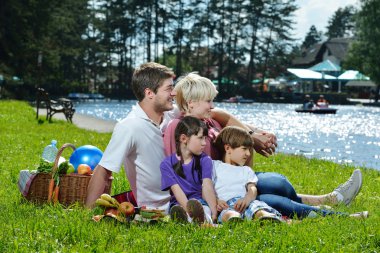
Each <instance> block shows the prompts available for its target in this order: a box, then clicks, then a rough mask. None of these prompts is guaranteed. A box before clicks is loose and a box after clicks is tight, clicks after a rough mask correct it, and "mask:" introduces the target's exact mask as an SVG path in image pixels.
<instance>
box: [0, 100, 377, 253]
mask: <svg viewBox="0 0 380 253" xmlns="http://www.w3.org/2000/svg"><path fill="white" fill-rule="evenodd" d="M0 133H1V135H0V143H1V145H0V211H1V214H2V215H1V216H0V224H1V227H2V228H1V231H0V238H1V239H0V252H58V251H59V252H379V251H380V211H379V207H380V172H379V171H375V170H369V169H365V168H362V172H363V176H364V180H363V181H364V183H363V187H362V190H361V192H360V193H359V195H358V196H357V198H356V200H355V201H354V202H353V204H352V205H351V206H350V207H345V206H338V207H336V208H335V209H336V210H339V211H344V212H350V213H353V212H357V211H362V210H368V211H369V212H370V217H369V218H368V219H365V220H362V219H350V218H339V217H328V218H317V219H304V220H303V221H301V222H299V223H296V224H292V225H286V224H280V225H274V224H265V225H264V226H260V225H259V224H258V223H255V222H243V223H240V224H237V225H234V226H223V227H219V228H198V227H196V226H193V225H179V224H174V223H171V222H169V223H161V224H156V225H147V224H140V225H136V224H133V225H125V224H120V223H115V222H114V221H111V220H104V221H101V222H100V223H95V222H93V221H92V220H91V217H92V215H93V214H95V213H97V212H98V211H99V210H97V209H95V210H94V211H92V210H87V209H85V208H82V207H80V206H75V207H73V208H71V209H70V210H68V209H64V208H62V207H59V206H51V205H44V206H36V205H33V204H30V203H28V202H25V201H24V200H23V198H22V197H21V194H20V192H19V190H18V187H17V180H18V175H19V171H20V170H22V169H28V168H29V169H34V167H35V166H36V165H38V163H39V159H40V156H41V153H42V150H43V148H44V147H45V146H46V145H47V144H49V143H50V140H52V139H56V140H57V141H58V146H61V145H62V144H64V143H72V144H74V145H75V146H76V147H79V146H82V145H86V144H91V145H94V146H97V147H99V148H100V149H102V150H104V149H105V147H106V146H107V144H108V141H109V139H110V137H111V134H101V133H96V132H93V131H86V130H82V129H79V128H77V127H76V126H74V125H72V124H69V123H66V122H64V121H54V120H53V122H52V123H48V122H46V121H45V120H44V119H43V118H40V119H39V120H36V119H35V112H34V110H33V108H32V107H30V106H29V105H28V104H27V103H25V102H19V101H0ZM70 152H71V151H67V152H66V151H65V152H64V154H63V155H64V156H65V157H66V158H69V156H70ZM353 169H354V168H353V167H350V166H343V165H338V164H334V163H331V162H326V161H321V160H317V159H311V160H309V159H305V158H303V157H299V156H289V155H283V154H277V155H275V156H274V157H271V158H269V159H266V158H262V157H260V156H256V158H255V170H256V171H276V172H280V173H283V174H284V175H286V176H287V177H288V178H289V179H290V181H291V182H292V183H293V184H294V186H295V187H296V189H297V191H298V192H300V193H310V194H323V193H328V192H330V191H332V190H333V189H334V188H335V187H336V186H337V185H339V184H340V183H342V182H344V181H345V180H346V179H347V178H348V177H349V176H350V174H351V172H352V171H353ZM114 177H115V179H114V181H113V186H112V193H113V194H115V193H119V192H122V191H125V190H126V189H127V188H128V182H127V181H126V179H125V176H124V174H123V173H119V174H116V175H114Z"/></svg>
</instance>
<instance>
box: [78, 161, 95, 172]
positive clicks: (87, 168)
mask: <svg viewBox="0 0 380 253" xmlns="http://www.w3.org/2000/svg"><path fill="white" fill-rule="evenodd" d="M77 171H78V174H81V175H91V173H92V171H91V167H90V166H89V165H87V164H84V163H82V164H79V165H78V168H77Z"/></svg>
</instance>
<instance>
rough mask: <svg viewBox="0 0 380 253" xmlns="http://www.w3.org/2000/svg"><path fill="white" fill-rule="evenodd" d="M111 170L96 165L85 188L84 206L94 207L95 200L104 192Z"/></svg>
mask: <svg viewBox="0 0 380 253" xmlns="http://www.w3.org/2000/svg"><path fill="white" fill-rule="evenodd" d="M111 176H112V172H111V171H109V170H107V169H105V168H104V167H102V166H100V165H97V166H96V168H95V170H94V174H93V175H92V177H91V179H90V182H89V184H88V188H87V198H86V207H88V208H93V207H95V201H96V199H98V198H99V197H100V195H102V194H103V193H104V190H105V189H106V186H107V184H109V178H110V177H111Z"/></svg>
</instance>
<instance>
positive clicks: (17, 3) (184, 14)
mask: <svg viewBox="0 0 380 253" xmlns="http://www.w3.org/2000/svg"><path fill="white" fill-rule="evenodd" d="M24 2H25V1H22V0H14V1H2V2H1V4H0V38H1V39H0V59H1V60H2V62H1V63H0V64H1V65H0V71H6V73H5V74H6V75H7V76H13V75H17V76H19V77H20V78H21V79H22V80H24V81H25V84H26V85H29V86H30V87H31V88H30V89H29V90H28V91H26V92H24V93H20V92H19V91H18V90H12V93H13V94H16V95H19V96H20V98H25V97H26V96H27V95H28V93H33V92H32V91H33V88H35V87H36V86H42V87H44V88H45V89H46V90H47V91H49V93H50V94H52V95H62V94H65V95H66V94H67V93H69V92H92V91H94V92H99V91H101V92H103V93H105V95H112V94H117V95H119V96H120V94H124V96H127V95H126V94H127V93H126V92H123V91H127V90H128V89H130V87H129V85H130V81H131V76H132V73H133V68H134V67H136V66H137V65H138V64H140V63H141V62H145V61H160V62H161V63H163V64H170V65H172V67H173V69H174V70H175V71H176V75H177V76H179V75H182V74H183V73H186V72H189V71H197V72H199V73H200V74H202V75H206V76H207V77H210V78H211V75H214V74H215V73H214V69H216V68H215V66H218V73H217V78H218V79H219V80H220V79H221V78H222V77H224V78H228V79H231V80H238V81H240V82H241V83H249V82H250V81H251V80H252V79H253V77H254V75H255V74H256V73H257V72H261V73H263V72H264V74H265V73H266V72H268V73H269V74H277V71H276V70H277V69H278V68H277V65H281V64H283V62H284V58H285V60H287V59H286V58H288V55H289V51H290V48H289V47H290V44H291V43H292V42H293V39H292V38H291V30H292V28H293V23H294V21H293V19H292V15H293V13H294V12H295V11H296V9H297V7H296V5H295V0H289V1H280V0H271V1H262V0H255V1H243V0H239V1H237V0H236V1H215V0H210V1H203V0H202V1H180V0H175V1H174V0H173V1H164V0H155V1H119V0H117V1H97V0H93V1H87V0H63V1H57V0H52V1H47V0H35V1H30V2H28V4H25V3H24ZM173 55H175V58H172V56H173ZM248 55H249V59H248V60H249V66H245V62H247V59H246V57H247V56H248ZM173 59H174V60H175V62H174V63H171V62H170V61H172V60H173ZM269 65H270V66H273V67H272V68H271V69H270V68H269ZM247 67H248V74H246V72H247V71H246V70H245V69H246V68H247ZM268 70H269V71H268ZM228 95H231V94H228ZM17 98H19V97H17Z"/></svg>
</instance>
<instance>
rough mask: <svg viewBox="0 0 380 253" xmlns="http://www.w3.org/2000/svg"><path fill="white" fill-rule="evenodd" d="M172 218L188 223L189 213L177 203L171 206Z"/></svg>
mask: <svg viewBox="0 0 380 253" xmlns="http://www.w3.org/2000/svg"><path fill="white" fill-rule="evenodd" d="M170 218H171V219H172V220H173V221H175V222H178V223H187V222H188V221H187V213H186V211H185V209H183V207H182V206H180V205H175V206H173V207H172V208H170Z"/></svg>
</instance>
